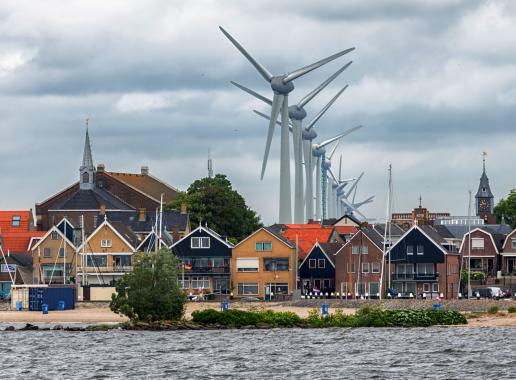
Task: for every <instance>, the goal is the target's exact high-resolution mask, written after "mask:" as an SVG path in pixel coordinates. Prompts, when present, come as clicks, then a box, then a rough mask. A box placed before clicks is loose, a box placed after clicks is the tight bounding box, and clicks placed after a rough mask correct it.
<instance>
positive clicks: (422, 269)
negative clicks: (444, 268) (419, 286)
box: [416, 263, 435, 275]
mask: <svg viewBox="0 0 516 380" xmlns="http://www.w3.org/2000/svg"><path fill="white" fill-rule="evenodd" d="M416 271H417V274H419V275H433V274H434V272H435V270H434V264H431V263H417V264H416Z"/></svg>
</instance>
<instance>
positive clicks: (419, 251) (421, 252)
mask: <svg viewBox="0 0 516 380" xmlns="http://www.w3.org/2000/svg"><path fill="white" fill-rule="evenodd" d="M424 253H425V248H424V247H423V246H422V245H418V246H417V254H418V255H422V254H424Z"/></svg>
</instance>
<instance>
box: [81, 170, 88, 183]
mask: <svg viewBox="0 0 516 380" xmlns="http://www.w3.org/2000/svg"><path fill="white" fill-rule="evenodd" d="M89 182H90V175H89V174H88V172H84V173H82V183H89Z"/></svg>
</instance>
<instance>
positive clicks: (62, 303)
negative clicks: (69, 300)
mask: <svg viewBox="0 0 516 380" xmlns="http://www.w3.org/2000/svg"><path fill="white" fill-rule="evenodd" d="M64 309H65V301H59V302H58V303H57V310H59V311H63V310H64Z"/></svg>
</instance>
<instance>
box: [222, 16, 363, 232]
mask: <svg viewBox="0 0 516 380" xmlns="http://www.w3.org/2000/svg"><path fill="white" fill-rule="evenodd" d="M219 29H220V30H221V31H222V33H223V34H224V35H225V36H226V37H227V38H228V39H229V41H230V42H231V43H232V44H233V45H234V46H235V47H236V48H237V49H238V50H239V51H240V53H242V55H243V56H244V57H245V58H247V60H248V61H249V62H250V63H251V64H252V65H253V66H254V68H255V69H256V70H257V71H258V72H259V73H260V75H261V76H262V77H263V78H264V79H265V80H266V81H267V82H268V83H269V84H270V86H271V88H272V91H273V93H274V96H273V99H272V104H271V108H272V109H271V114H270V120H269V128H268V131H267V141H266V144H265V152H264V155H263V163H262V171H261V179H263V176H264V174H265V168H266V167H267V159H268V157H269V151H270V146H271V142H272V136H273V135H274V126H275V124H276V119H277V118H278V115H279V113H280V111H281V148H280V207H279V208H280V210H279V223H290V222H291V221H292V204H291V197H290V157H289V143H288V138H289V136H288V133H289V128H288V124H289V123H288V94H289V93H291V92H292V91H293V90H294V83H293V81H294V80H295V79H297V78H300V77H302V76H303V75H306V74H308V73H309V72H311V71H313V70H315V69H317V68H319V67H321V66H323V65H325V64H327V63H328V62H331V61H333V60H334V59H337V58H338V57H340V56H342V55H344V54H347V53H349V52H351V51H353V50H354V49H355V48H354V47H353V48H349V49H346V50H342V51H340V52H338V53H336V54H333V55H331V56H329V57H327V58H324V59H321V60H319V61H317V62H315V63H312V64H311V65H307V66H304V67H302V68H300V69H297V70H294V71H292V72H290V73H288V74H281V75H272V74H271V73H270V72H269V71H268V70H267V69H266V68H265V67H264V66H263V65H262V64H261V63H259V62H258V61H257V60H255V59H254V58H253V57H252V56H251V55H250V54H249V53H248V52H247V51H246V50H245V49H244V48H243V47H242V45H240V43H238V41H237V40H235V39H234V38H233V37H232V36H231V35H230V34H229V33H228V32H227V31H226V30H224V28H222V27H221V26H219Z"/></svg>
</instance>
